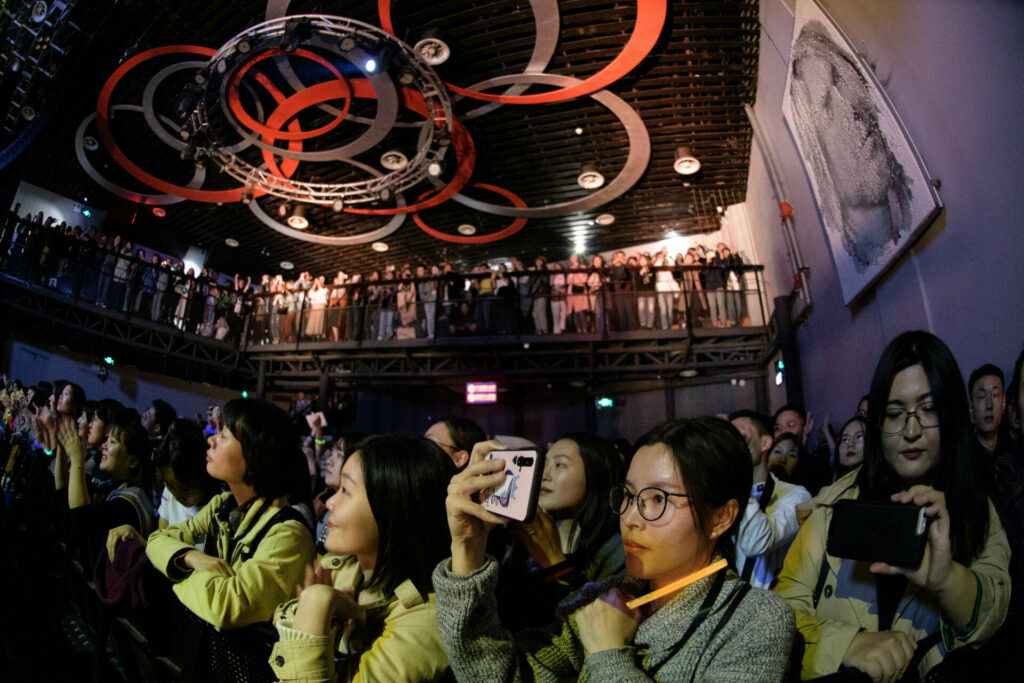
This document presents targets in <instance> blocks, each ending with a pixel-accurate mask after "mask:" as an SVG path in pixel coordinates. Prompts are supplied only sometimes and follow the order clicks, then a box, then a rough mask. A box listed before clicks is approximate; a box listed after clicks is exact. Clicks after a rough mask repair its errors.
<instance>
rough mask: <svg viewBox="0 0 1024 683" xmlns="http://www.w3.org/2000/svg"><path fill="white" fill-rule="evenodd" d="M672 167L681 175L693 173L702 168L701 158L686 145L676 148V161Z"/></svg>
mask: <svg viewBox="0 0 1024 683" xmlns="http://www.w3.org/2000/svg"><path fill="white" fill-rule="evenodd" d="M672 168H674V169H675V170H676V173H679V174H680V175H693V174H694V173H696V172H697V171H699V170H700V160H699V159H697V157H695V156H694V155H693V151H692V150H691V149H690V148H689V147H686V146H683V147H677V148H676V161H675V163H674V164H672Z"/></svg>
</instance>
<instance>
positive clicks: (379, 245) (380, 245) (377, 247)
mask: <svg viewBox="0 0 1024 683" xmlns="http://www.w3.org/2000/svg"><path fill="white" fill-rule="evenodd" d="M370 248H371V249H373V250H374V251H382V252H383V251H387V250H388V243H387V242H374V243H373V244H371V245H370Z"/></svg>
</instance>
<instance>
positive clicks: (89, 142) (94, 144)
mask: <svg viewBox="0 0 1024 683" xmlns="http://www.w3.org/2000/svg"><path fill="white" fill-rule="evenodd" d="M82 147H85V149H86V151H88V152H95V151H96V150H98V149H99V148H100V143H99V140H97V139H96V138H94V137H93V136H91V135H86V136H85V139H83V140H82Z"/></svg>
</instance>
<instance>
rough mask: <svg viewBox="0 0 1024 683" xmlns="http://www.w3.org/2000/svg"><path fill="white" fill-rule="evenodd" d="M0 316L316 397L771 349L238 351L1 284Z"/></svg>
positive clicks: (721, 358) (645, 370)
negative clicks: (318, 390)
mask: <svg viewBox="0 0 1024 683" xmlns="http://www.w3.org/2000/svg"><path fill="white" fill-rule="evenodd" d="M0 307H2V308H4V309H6V313H5V315H4V319H3V325H4V326H6V327H9V328H10V329H12V330H15V329H16V330H18V331H21V332H24V331H32V330H34V331H35V332H37V334H39V335H42V336H45V337H46V338H47V339H49V340H50V341H54V340H65V341H64V343H66V344H67V345H68V346H70V347H71V348H72V349H73V350H76V351H87V350H88V349H90V348H92V349H99V348H101V345H102V348H103V349H108V348H114V349H120V350H122V352H123V351H124V350H128V349H130V350H132V357H133V362H135V364H137V365H139V366H140V367H146V368H147V369H152V370H154V371H157V372H163V373H165V374H172V375H177V376H182V377H186V378H188V379H202V380H204V381H214V382H216V383H219V384H228V385H238V384H243V385H247V386H252V384H253V382H256V383H257V386H258V387H263V388H269V387H274V386H277V387H281V388H284V387H316V386H319V385H320V384H321V383H322V382H323V381H324V380H329V381H331V382H333V383H334V384H335V385H336V386H338V387H349V388H358V387H371V386H384V385H401V386H426V385H438V384H447V383H452V382H458V381H463V380H468V379H486V378H494V379H495V380H497V381H500V382H502V383H505V384H520V385H526V384H546V383H558V384H567V383H574V382H580V383H585V384H586V385H589V386H592V387H593V386H605V385H610V384H615V385H623V384H649V383H652V382H653V383H666V384H680V383H687V382H688V381H690V380H693V381H706V380H707V379H709V378H712V377H714V376H715V375H718V374H722V373H728V374H732V375H735V374H736V373H744V372H751V373H756V372H760V371H762V370H763V368H764V365H765V363H766V362H767V361H768V357H769V355H770V354H771V352H772V350H773V348H774V347H773V346H772V345H771V343H770V339H769V336H770V334H769V332H770V331H769V329H768V328H765V327H735V328H727V329H721V328H698V329H697V330H694V331H692V332H679V331H673V332H670V333H667V335H666V336H663V337H652V336H650V335H645V336H644V337H643V338H637V337H636V336H630V333H623V334H621V335H618V338H612V339H599V338H597V337H596V336H595V337H593V338H581V336H575V335H565V336H545V337H536V336H531V337H493V338H479V339H461V338H460V339H459V340H457V341H456V340H453V339H452V340H437V341H436V343H435V342H434V341H432V340H431V341H428V340H422V342H421V343H413V344H407V345H403V346H396V345H388V344H375V345H373V346H362V347H349V348H339V345H336V344H329V343H317V344H302V345H299V346H297V347H294V346H293V347H290V348H288V349H282V348H279V349H273V348H267V347H255V348H251V349H249V350H240V349H239V348H238V347H236V346H234V345H232V344H230V343H228V342H223V341H217V340H214V339H210V338H209V337H201V336H197V335H192V334H186V333H183V332H181V331H179V330H177V329H175V328H173V327H170V326H168V325H165V324H160V323H154V322H151V321H150V320H148V319H145V318H140V317H135V316H130V315H126V314H124V313H120V312H115V311H111V310H107V309H103V308H99V307H96V306H93V305H91V304H86V303H84V302H81V301H78V300H76V299H74V298H73V297H69V296H64V295H61V294H58V293H56V292H53V291H50V290H45V289H39V288H35V287H27V286H26V285H25V284H24V283H22V282H18V281H15V280H11V279H9V278H7V277H4V276H0ZM12 314H14V315H12ZM15 321H17V322H16V323H15ZM613 336H614V335H613ZM71 340H76V341H77V344H75V343H72V341H71ZM102 355H106V352H104V354H102Z"/></svg>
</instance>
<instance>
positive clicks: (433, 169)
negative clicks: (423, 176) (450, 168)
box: [427, 159, 444, 178]
mask: <svg viewBox="0 0 1024 683" xmlns="http://www.w3.org/2000/svg"><path fill="white" fill-rule="evenodd" d="M442 173H444V162H443V161H441V160H440V159H434V160H433V161H431V162H430V163H429V164H427V175H429V176H431V177H433V178H437V177H439V176H440V175H441V174H442Z"/></svg>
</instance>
